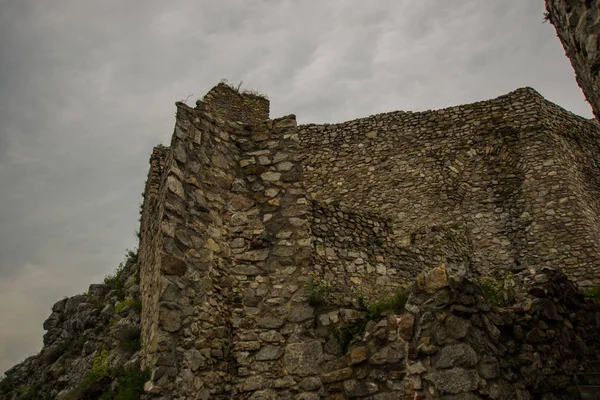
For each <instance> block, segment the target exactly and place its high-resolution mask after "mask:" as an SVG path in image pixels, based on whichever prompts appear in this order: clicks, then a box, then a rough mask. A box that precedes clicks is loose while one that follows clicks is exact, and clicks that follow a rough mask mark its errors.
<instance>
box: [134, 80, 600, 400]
mask: <svg viewBox="0 0 600 400" xmlns="http://www.w3.org/2000/svg"><path fill="white" fill-rule="evenodd" d="M177 107H178V111H177V118H176V125H175V132H174V134H173V139H172V142H171V145H170V147H169V148H163V147H158V148H155V150H154V153H153V155H152V157H151V160H150V161H151V168H150V173H149V177H148V182H147V185H146V194H145V202H144V209H143V213H142V226H141V234H142V240H141V243H140V255H139V258H140V265H141V271H142V273H141V291H142V300H143V304H144V307H143V315H142V332H143V334H142V337H143V343H144V346H143V349H144V350H143V366H144V367H148V368H149V369H150V370H151V371H152V379H151V382H150V383H149V384H148V385H147V387H146V389H147V393H148V394H149V395H153V396H157V397H158V398H165V399H166V398H170V396H171V397H173V398H182V399H186V398H187V399H196V398H200V399H208V398H239V399H245V398H250V399H254V400H257V399H285V398H290V399H291V398H298V399H300V398H302V399H317V398H320V396H321V395H322V394H324V393H325V392H326V391H327V390H329V386H331V385H327V379H333V378H331V377H327V378H324V376H325V375H323V374H328V373H331V372H332V371H334V370H335V369H336V368H338V366H339V363H340V362H341V361H340V359H338V355H337V354H336V352H335V351H334V352H333V353H332V352H331V351H330V350H331V345H328V344H327V343H329V342H330V340H329V338H330V335H331V329H332V327H333V326H334V325H336V324H340V323H341V324H347V323H352V322H353V321H356V320H357V318H358V319H360V318H361V316H363V314H364V309H363V305H361V304H360V302H359V298H361V297H363V298H364V297H366V298H368V299H377V298H381V297H384V296H388V295H390V294H392V293H394V292H395V291H397V289H398V288H400V287H404V286H407V285H408V284H409V283H411V282H412V281H413V279H414V277H415V276H416V275H417V274H419V273H421V272H423V271H427V270H430V269H432V268H433V267H436V266H438V265H440V264H446V265H448V266H449V267H452V268H453V269H459V270H461V269H462V270H470V271H475V272H479V273H483V274H488V273H489V274H496V275H498V276H501V277H503V276H504V275H505V274H506V272H507V271H509V270H514V269H523V268H526V267H530V266H531V267H542V266H544V265H554V266H556V265H558V266H559V267H561V268H562V267H564V270H565V272H567V273H568V274H569V275H570V277H571V278H574V279H577V280H579V281H580V282H581V283H582V284H588V285H590V284H598V283H599V282H600V276H599V275H598V273H597V272H596V269H595V267H594V266H593V262H592V260H593V259H595V257H597V256H598V243H599V242H598V227H599V226H600V225H598V221H597V215H598V211H599V210H598V202H597V200H596V198H597V196H596V191H597V190H598V185H597V184H596V182H597V180H596V179H597V178H595V177H596V176H597V175H598V174H597V173H596V172H597V170H596V168H597V164H596V163H595V161H594V154H598V150H599V149H598V141H597V139H596V138H597V135H598V125H596V124H595V123H592V122H589V121H587V120H584V119H582V118H580V117H577V116H573V115H571V114H569V113H567V112H566V111H564V110H562V109H561V108H559V107H556V106H554V105H552V104H550V103H548V102H546V101H545V100H544V99H543V98H542V97H541V96H539V95H538V94H537V93H536V92H535V91H534V90H532V89H529V88H524V89H519V90H517V91H515V92H513V93H510V94H508V95H506V96H502V97H500V98H498V99H494V100H490V101H486V102H480V103H475V104H471V105H465V106H459V107H452V108H449V109H445V110H439V111H433V112H431V111H429V112H424V113H403V112H396V113H388V114H381V115H377V116H373V117H369V118H365V119H359V120H355V121H350V122H347V123H343V124H335V125H327V124H326V125H303V126H299V127H298V126H297V125H296V119H295V116H293V115H290V116H286V117H283V118H278V119H268V117H269V116H268V110H269V103H268V101H267V100H265V99H261V98H259V97H256V96H253V95H248V94H243V93H238V92H237V91H235V90H233V89H231V88H230V87H228V86H227V85H223V84H220V85H218V86H217V87H216V88H215V89H213V90H211V91H210V92H209V94H207V96H205V98H204V99H203V101H199V102H198V103H197V107H196V108H195V109H192V108H189V107H187V106H186V105H184V104H182V103H178V104H177ZM322 279H323V280H324V281H325V282H327V283H330V284H331V285H332V288H331V292H330V293H329V294H328V296H327V299H326V301H325V303H322V304H315V303H314V301H311V296H310V294H311V290H313V291H314V289H315V284H316V285H317V286H318V285H319V284H320V283H319V282H322V281H321V280H322ZM313 300H314V299H313ZM336 360H337V361H336ZM394 379H395V378H394ZM332 382H333V381H332ZM336 382H337V381H336ZM334 386H335V385H334ZM344 390H346V389H344ZM333 398H338V397H333ZM384 398H385V397H384Z"/></svg>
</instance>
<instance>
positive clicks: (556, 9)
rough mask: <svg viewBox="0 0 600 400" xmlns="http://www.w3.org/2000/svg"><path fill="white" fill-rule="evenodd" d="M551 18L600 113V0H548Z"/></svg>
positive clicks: (590, 98)
mask: <svg viewBox="0 0 600 400" xmlns="http://www.w3.org/2000/svg"><path fill="white" fill-rule="evenodd" d="M546 10H547V12H548V18H549V20H550V22H551V23H552V25H554V27H555V28H556V33H557V35H558V37H559V39H560V41H561V42H562V45H563V47H564V49H565V53H566V55H567V57H569V59H570V60H571V65H572V66H573V69H574V70H575V77H576V79H577V83H578V84H579V86H580V87H581V89H582V90H583V93H584V94H585V97H586V98H587V100H588V102H589V103H590V105H591V106H592V109H593V110H594V115H595V116H596V119H598V118H599V116H600V75H599V73H600V42H599V35H600V1H598V0H585V1H582V0H546Z"/></svg>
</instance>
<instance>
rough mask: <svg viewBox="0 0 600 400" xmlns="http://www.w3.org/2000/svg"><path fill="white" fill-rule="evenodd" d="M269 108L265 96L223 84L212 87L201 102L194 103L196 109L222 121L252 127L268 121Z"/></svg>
mask: <svg viewBox="0 0 600 400" xmlns="http://www.w3.org/2000/svg"><path fill="white" fill-rule="evenodd" d="M269 107H270V103H269V100H268V99H267V98H266V96H263V95H261V94H259V93H255V92H251V91H243V90H242V91H240V90H239V88H235V87H233V86H231V85H229V84H227V83H225V82H221V83H219V84H218V85H217V86H215V87H213V88H212V89H211V90H209V92H208V93H207V94H206V95H205V96H204V98H203V99H202V100H198V101H197V102H196V108H197V109H204V110H205V111H208V112H210V113H212V114H216V116H218V117H220V118H222V119H224V120H229V121H235V122H238V121H239V122H242V123H244V124H252V125H254V124H257V123H260V122H262V121H264V120H266V119H269Z"/></svg>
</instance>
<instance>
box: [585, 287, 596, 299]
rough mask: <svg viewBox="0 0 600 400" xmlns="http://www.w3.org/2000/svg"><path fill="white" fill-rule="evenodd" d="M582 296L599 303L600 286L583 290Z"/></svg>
mask: <svg viewBox="0 0 600 400" xmlns="http://www.w3.org/2000/svg"><path fill="white" fill-rule="evenodd" d="M583 296H584V297H586V298H588V299H593V300H596V301H600V286H595V287H589V288H586V289H583Z"/></svg>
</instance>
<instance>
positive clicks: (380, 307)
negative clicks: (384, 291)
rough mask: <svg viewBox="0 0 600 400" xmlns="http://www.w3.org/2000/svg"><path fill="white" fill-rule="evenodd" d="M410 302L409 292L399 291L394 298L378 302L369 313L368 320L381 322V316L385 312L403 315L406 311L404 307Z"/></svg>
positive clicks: (370, 308) (371, 307)
mask: <svg viewBox="0 0 600 400" xmlns="http://www.w3.org/2000/svg"><path fill="white" fill-rule="evenodd" d="M407 300H408V292H407V291H406V289H404V288H402V289H399V290H398V291H397V292H396V293H395V294H394V295H393V296H392V297H389V298H384V299H381V300H377V301H376V302H375V303H373V304H372V305H371V306H370V307H369V309H368V311H367V320H373V321H376V320H379V319H381V314H383V313H384V312H385V311H393V312H395V313H401V312H403V311H404V306H405V305H406V301H407Z"/></svg>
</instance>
